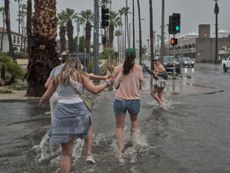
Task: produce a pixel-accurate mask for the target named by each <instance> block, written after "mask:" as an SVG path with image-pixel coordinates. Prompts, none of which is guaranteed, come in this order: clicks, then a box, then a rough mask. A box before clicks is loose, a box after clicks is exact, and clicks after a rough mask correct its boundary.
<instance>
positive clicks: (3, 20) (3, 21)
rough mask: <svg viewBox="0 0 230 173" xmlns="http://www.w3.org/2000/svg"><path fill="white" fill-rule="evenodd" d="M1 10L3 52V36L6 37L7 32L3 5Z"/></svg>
mask: <svg viewBox="0 0 230 173" xmlns="http://www.w3.org/2000/svg"><path fill="white" fill-rule="evenodd" d="M0 12H1V13H2V29H3V31H2V35H1V49H0V50H1V52H2V46H3V37H4V32H5V8H4V7H1V8H0Z"/></svg>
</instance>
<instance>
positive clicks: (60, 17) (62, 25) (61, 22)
mask: <svg viewBox="0 0 230 173" xmlns="http://www.w3.org/2000/svg"><path fill="white" fill-rule="evenodd" d="M58 24H59V25H60V27H59V30H60V31H59V36H60V47H61V52H63V51H65V50H66V47H65V46H66V38H65V34H66V26H65V25H66V14H65V11H64V10H62V11H61V12H60V13H58Z"/></svg>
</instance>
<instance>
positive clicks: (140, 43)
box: [137, 0, 142, 65]
mask: <svg viewBox="0 0 230 173" xmlns="http://www.w3.org/2000/svg"><path fill="white" fill-rule="evenodd" d="M137 6H138V21H139V64H140V65H142V31H141V9H140V1H139V0H138V1H137Z"/></svg>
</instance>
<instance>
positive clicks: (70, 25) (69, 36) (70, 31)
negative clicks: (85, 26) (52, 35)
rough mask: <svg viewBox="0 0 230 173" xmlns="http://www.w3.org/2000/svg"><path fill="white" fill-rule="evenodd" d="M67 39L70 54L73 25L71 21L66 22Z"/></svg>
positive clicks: (72, 45) (71, 50)
mask: <svg viewBox="0 0 230 173" xmlns="http://www.w3.org/2000/svg"><path fill="white" fill-rule="evenodd" d="M66 29H67V37H68V46H69V52H70V53H72V52H73V51H74V44H73V24H72V20H69V21H68V22H67V28H66Z"/></svg>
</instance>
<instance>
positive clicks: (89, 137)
mask: <svg viewBox="0 0 230 173" xmlns="http://www.w3.org/2000/svg"><path fill="white" fill-rule="evenodd" d="M92 144H93V128H92V126H91V127H90V128H89V130H88V134H87V139H86V143H85V146H86V154H87V155H91V154H92Z"/></svg>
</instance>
